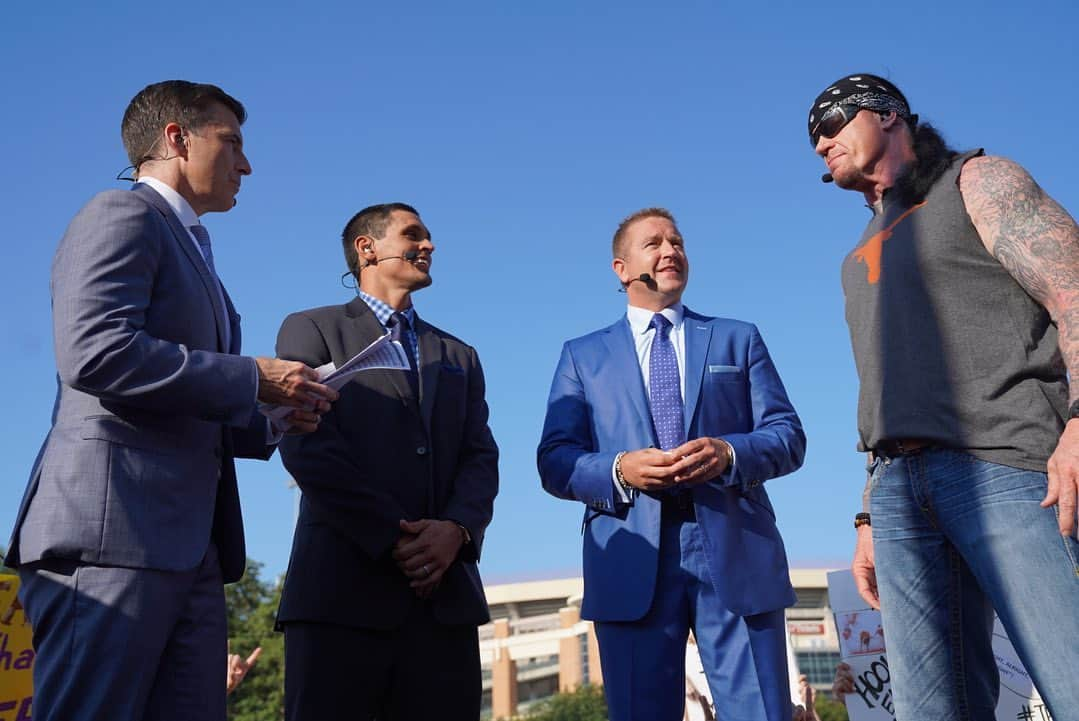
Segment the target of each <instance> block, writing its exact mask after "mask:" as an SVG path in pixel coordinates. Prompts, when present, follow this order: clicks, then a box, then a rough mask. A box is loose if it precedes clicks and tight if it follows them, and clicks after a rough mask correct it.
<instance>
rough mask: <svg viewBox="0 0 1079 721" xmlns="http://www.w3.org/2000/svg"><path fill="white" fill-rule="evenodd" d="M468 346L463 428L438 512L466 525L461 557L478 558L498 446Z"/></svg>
mask: <svg viewBox="0 0 1079 721" xmlns="http://www.w3.org/2000/svg"><path fill="white" fill-rule="evenodd" d="M469 350H470V354H469V356H470V361H471V363H470V366H469V368H468V369H467V371H468V399H467V403H468V409H467V412H466V416H465V432H464V434H463V436H462V440H461V447H460V451H459V456H458V458H459V460H458V465H457V473H456V475H455V477H454V482H453V488H454V492H453V496H452V497H451V498H450V500H449V503H448V504H447V505H446V509H445V511H443V514H442V515H443V516H444V517H445V518H447V519H450V520H453V521H454V522H456V523H460V524H461V525H462V526H464V527H465V528H466V529H468V534H469V536H470V537H471V539H472V542H471V543H470V544H468V545H466V546H464V547H463V548H462V549H461V554H462V558H463V559H464V560H469V561H478V560H479V557H480V552H481V551H482V549H483V535H484V532H485V531H486V529H487V526H488V524H490V522H491V516H492V514H493V512H494V501H495V496H496V495H497V494H498V446H497V445H495V440H494V437H493V436H492V435H491V429H490V427H489V426H488V425H487V417H488V409H487V400H486V397H485V396H486V382H485V380H484V377H483V368H482V367H481V366H480V361H479V358H478V357H477V355H476V351H475V350H474V349H471V348H470V349H469Z"/></svg>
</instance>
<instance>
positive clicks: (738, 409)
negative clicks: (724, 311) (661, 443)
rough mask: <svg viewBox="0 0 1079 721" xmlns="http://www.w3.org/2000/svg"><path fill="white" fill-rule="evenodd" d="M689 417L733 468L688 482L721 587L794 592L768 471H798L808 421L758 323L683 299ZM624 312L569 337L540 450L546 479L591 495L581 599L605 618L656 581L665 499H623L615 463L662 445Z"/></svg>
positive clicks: (747, 608) (728, 602) (556, 489)
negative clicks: (731, 458)
mask: <svg viewBox="0 0 1079 721" xmlns="http://www.w3.org/2000/svg"><path fill="white" fill-rule="evenodd" d="M684 323H685V328H684V332H685V353H686V362H685V366H686V378H685V389H686V390H685V427H686V430H687V437H688V438H689V439H694V438H700V437H705V436H711V437H720V438H723V439H724V440H725V441H727V442H728V443H730V444H731V446H732V447H733V448H734V451H735V454H736V458H737V463H736V466H735V469H734V472H733V473H729V474H724V476H723V477H722V478H721V477H718V476H717V477H716V478H713V479H710V480H709V481H707V482H705V483H702V484H699V485H696V486H694V487H692V489H691V491H690V492H691V494H692V496H693V503H694V506H695V509H696V513H697V519H698V522H699V524H700V528H701V530H702V531H703V534H704V537H705V551H706V554H707V557H708V561H709V566H710V568H711V572H712V580H713V582H714V584H715V587H716V591H717V593H718V595H719V597H720V599H721V601H722V603H723V604H724V605H725V607H726V608H727V609H728V610H730V611H732V612H733V613H736V614H739V615H753V614H757V613H763V612H766V611H773V610H776V609H780V608H785V607H787V606H790V605H792V604H793V603H794V601H795V595H794V590H793V588H792V587H791V584H790V576H789V573H788V569H787V557H786V552H785V550H784V548H783V540H782V538H780V535H779V530H778V528H777V527H776V522H775V511H773V510H772V504H771V502H770V501H769V500H768V494H767V493H766V492H765V490H764V486H763V485H762V484H763V483H764V481H767V480H769V479H771V478H775V477H777V476H781V475H784V474H786V473H790V472H791V471H794V470H795V469H797V468H798V467H799V466H800V465H801V464H802V459H803V457H804V455H805V434H804V433H803V432H802V426H801V422H800V421H799V420H798V416H797V414H795V412H794V408H792V407H791V404H790V401H789V400H788V398H787V393H786V391H785V390H784V389H783V383H782V381H780V379H779V374H778V373H777V372H776V369H775V366H774V365H773V364H772V359H771V358H770V357H769V355H768V350H767V348H765V345H764V341H763V340H761V337H760V333H759V332H758V331H757V328H756V326H754V325H752V324H751V323H744V322H741V321H736V320H729V319H726V318H709V317H707V316H702V315H698V314H696V313H693V312H692V311H690V310H689V309H686V311H685V320H684ZM631 333H632V331H631V330H630V326H629V322H628V321H627V320H626V318H625V317H623V318H621V319H620V320H619V321H618V322H617V323H615V324H614V325H611V326H609V327H607V328H604V329H602V330H599V331H596V332H594V333H590V334H589V335H586V336H583V337H581V338H576V339H574V340H571V341H569V342H567V343H566V344H565V346H564V347H563V349H562V357H561V359H560V360H559V362H558V370H557V371H556V372H555V377H554V381H553V383H552V385H551V395H550V398H549V400H548V404H547V418H546V420H545V422H544V427H543V437H542V439H541V441H540V445H539V450H538V463H539V472H540V477H541V480H542V482H543V487H544V488H545V489H546V490H547V492H549V493H551V494H552V495H554V496H557V497H559V498H566V499H571V500H577V501H581V502H583V503H584V504H586V506H587V508H586V509H585V514H584V527H583V533H584V581H585V590H584V602H583V604H582V607H581V615H582V616H583V617H584V618H588V619H592V620H596V621H635V620H637V619H640V618H641V617H643V616H644V614H645V613H646V612H647V611H648V609H649V607H650V605H651V603H652V596H653V592H654V590H655V582H656V581H655V579H656V569H657V565H658V552H659V535H660V503H659V501H658V500H656V499H655V498H653V497H651V496H649V495H646V494H642V493H638V492H636V491H634V492H633V495H632V497H631V499H630V502H629V503H628V504H627V503H624V502H622V501H621V499H620V497H619V495H618V493H617V491H616V490H615V488H614V484H613V483H612V478H611V469H612V466H613V464H614V458H615V456H616V455H617V454H618V452H619V451H632V450H637V449H640V448H647V447H650V446H656V447H658V441H657V439H656V434H655V431H654V430H653V427H652V418H651V414H650V412H649V407H648V398H647V395H646V392H645V387H644V381H643V379H642V376H641V369H640V364H639V363H638V361H637V352H636V349H635V346H634V342H633V338H632V336H631Z"/></svg>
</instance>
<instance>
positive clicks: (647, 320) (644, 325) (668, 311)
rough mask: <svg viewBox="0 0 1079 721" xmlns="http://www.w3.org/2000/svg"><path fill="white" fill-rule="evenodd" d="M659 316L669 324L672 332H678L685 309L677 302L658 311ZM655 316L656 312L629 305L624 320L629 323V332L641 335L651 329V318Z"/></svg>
mask: <svg viewBox="0 0 1079 721" xmlns="http://www.w3.org/2000/svg"><path fill="white" fill-rule="evenodd" d="M659 313H660V315H662V316H663V317H664V318H666V319H667V320H669V321H670V322H671V326H672V327H673V328H674V330H678V329H679V328H680V327H681V326H682V319H683V318H684V317H685V307H684V306H683V305H682V304H681V303H680V302H679V303H675V304H674V305H672V306H668V307H666V308H664V309H663V310H661V311H659ZM655 314H656V311H652V310H645V309H644V308H638V307H637V306H634V305H631V306H629V307H627V308H626V319H627V320H628V321H629V327H630V330H632V331H633V334H634V335H641V334H642V333H645V332H647V331H648V330H650V329H651V327H652V316H654V315H655Z"/></svg>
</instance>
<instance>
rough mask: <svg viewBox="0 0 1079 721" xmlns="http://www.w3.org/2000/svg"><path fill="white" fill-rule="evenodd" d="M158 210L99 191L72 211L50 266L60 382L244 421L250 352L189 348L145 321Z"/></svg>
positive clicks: (166, 235)
mask: <svg viewBox="0 0 1079 721" xmlns="http://www.w3.org/2000/svg"><path fill="white" fill-rule="evenodd" d="M172 237H173V236H172V230H171V228H170V227H169V226H168V224H167V223H166V222H165V220H164V218H163V217H162V216H161V215H160V213H158V212H157V211H156V210H154V209H153V208H152V207H150V206H149V205H147V204H146V202H145V201H144V200H142V199H140V198H138V197H137V196H136V195H135V194H134V193H132V192H130V191H111V192H107V193H102V194H100V195H98V196H97V197H96V198H94V199H93V200H92V201H90V203H89V204H87V206H86V207H85V208H83V209H82V211H80V212H79V214H78V215H77V216H76V217H75V219H74V220H72V222H71V225H70V226H69V227H68V230H67V233H65V235H64V238H63V240H61V242H60V246H59V248H58V249H57V252H56V256H55V258H54V260H53V266H52V299H53V338H54V342H55V346H56V362H57V370H58V372H59V376H60V380H61V382H63V383H65V384H67V385H69V386H71V387H72V388H75V389H76V390H79V391H81V392H83V393H88V394H90V395H92V396H96V397H98V398H100V399H102V400H103V401H110V402H116V403H121V404H124V405H128V406H132V407H136V408H142V409H146V410H152V411H157V412H168V413H171V414H176V415H186V416H193V417H196V418H200V419H202V420H207V421H214V422H220V423H229V424H231V425H234V426H240V427H243V426H246V425H247V424H248V423H249V421H250V417H251V411H252V408H253V407H254V399H255V395H256V392H257V389H256V388H255V387H254V386H253V383H255V382H256V381H255V379H256V378H257V374H256V373H254V372H253V370H254V369H253V365H254V360H253V359H251V358H243V357H241V356H236V355H229V354H226V353H214V352H210V351H203V350H195V349H192V348H189V347H187V346H186V345H184V344H182V343H178V342H174V341H171V340H167V339H164V338H155V337H153V336H151V335H150V333H148V332H147V330H146V327H145V326H146V316H147V311H148V309H149V308H150V305H151V303H154V302H158V303H161V302H166V301H167V302H170V303H174V304H175V307H176V310H177V312H183V308H184V304H183V299H182V298H181V299H177V298H171V297H170V298H166V299H165V300H162V299H160V298H158V297H157V295H158V294H161V293H167V292H168V289H167V288H166V289H162V288H161V287H159V286H158V281H159V270H160V267H159V266H160V264H161V263H162V262H163V261H164V260H165V258H166V254H165V252H164V250H165V249H164V246H163V244H164V243H166V242H169V241H170V240H171V239H172Z"/></svg>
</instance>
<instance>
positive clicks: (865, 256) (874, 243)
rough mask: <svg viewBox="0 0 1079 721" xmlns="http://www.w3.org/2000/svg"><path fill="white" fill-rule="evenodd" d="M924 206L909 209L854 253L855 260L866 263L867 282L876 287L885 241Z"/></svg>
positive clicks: (920, 204)
mask: <svg viewBox="0 0 1079 721" xmlns="http://www.w3.org/2000/svg"><path fill="white" fill-rule="evenodd" d="M923 205H925V201H924V200H923V201H922V202H921V203H918V204H917V205H915V206H914V207H912V208H909V209H907V211H906V212H904V213H903V214H902V215H900V216H899V217H898V218H896V219H895V220H894V221H892V224H891V225H889V226H888V227H887V228H885V229H884V230H882V231H880V232H879V233H876V234H875V235H873V237H871V238H870V239H869V240H867V241H866V242H865V245H863V246H862V247H861V248H859V249H858V250H856V251H854V259H855V260H857V261H859V262H861V263H865V265H866V271H867V277H866V280H868V281H869V284H870V285H876V284H877V282H878V281H879V280H880V257H881V254H882V253H883V251H884V241H886V240H888V238H891V237H892V229H893V228H895V226H897V225H899V223H901V222H902V221H903V219H904V218H906V217H907V216H908V215H910V214H911V213H913V212H914V211H915V210H917V209H918V208H920V207H922V206H923Z"/></svg>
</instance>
